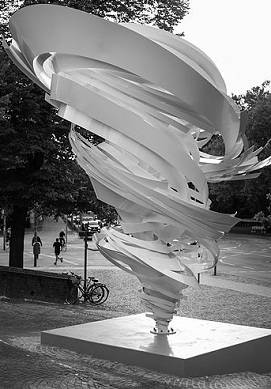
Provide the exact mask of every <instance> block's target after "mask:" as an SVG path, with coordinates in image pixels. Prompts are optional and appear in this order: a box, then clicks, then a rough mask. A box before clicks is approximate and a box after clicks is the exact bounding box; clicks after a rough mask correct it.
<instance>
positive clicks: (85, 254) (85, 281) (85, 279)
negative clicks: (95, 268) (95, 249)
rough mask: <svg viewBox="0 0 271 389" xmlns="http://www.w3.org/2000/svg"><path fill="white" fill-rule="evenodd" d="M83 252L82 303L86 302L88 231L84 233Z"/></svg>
mask: <svg viewBox="0 0 271 389" xmlns="http://www.w3.org/2000/svg"><path fill="white" fill-rule="evenodd" d="M84 241H85V252H84V301H85V302H86V300H87V299H86V290H87V261H88V231H87V230H86V231H85V237H84Z"/></svg>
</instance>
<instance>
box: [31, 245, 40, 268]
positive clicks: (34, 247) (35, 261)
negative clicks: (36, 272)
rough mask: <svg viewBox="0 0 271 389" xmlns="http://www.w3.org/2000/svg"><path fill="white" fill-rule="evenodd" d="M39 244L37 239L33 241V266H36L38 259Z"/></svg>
mask: <svg viewBox="0 0 271 389" xmlns="http://www.w3.org/2000/svg"><path fill="white" fill-rule="evenodd" d="M40 246H41V245H40V242H38V241H36V242H34V243H33V255H34V267H36V266H37V260H38V259H39V255H40Z"/></svg>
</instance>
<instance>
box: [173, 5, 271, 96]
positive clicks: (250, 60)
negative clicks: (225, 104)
mask: <svg viewBox="0 0 271 389" xmlns="http://www.w3.org/2000/svg"><path fill="white" fill-rule="evenodd" d="M180 30H181V31H184V33H185V39H186V40H188V41H189V42H191V43H193V44H194V45H196V46H198V47H199V48H200V49H201V50H203V51H204V52H205V53H206V54H207V55H208V56H209V57H210V58H211V59H212V60H213V61H214V62H215V64H216V65H217V67H218V69H219V70H220V72H221V74H222V77H223V78H224V80H225V82H226V85H227V90H228V94H229V95H230V94H231V93H236V94H239V93H245V92H246V91H247V90H248V89H251V87H253V86H258V85H261V84H262V82H263V81H265V80H271V0H257V1H256V0H190V11H189V14H188V15H187V16H185V17H184V19H183V21H182V23H181V25H180Z"/></svg>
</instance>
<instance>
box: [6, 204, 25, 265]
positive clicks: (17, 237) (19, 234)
mask: <svg viewBox="0 0 271 389" xmlns="http://www.w3.org/2000/svg"><path fill="white" fill-rule="evenodd" d="M26 215H27V208H26V207H23V206H18V205H16V206H14V208H13V213H12V215H11V238H10V249H9V266H12V267H20V268H23V265H24V231H25V222H26Z"/></svg>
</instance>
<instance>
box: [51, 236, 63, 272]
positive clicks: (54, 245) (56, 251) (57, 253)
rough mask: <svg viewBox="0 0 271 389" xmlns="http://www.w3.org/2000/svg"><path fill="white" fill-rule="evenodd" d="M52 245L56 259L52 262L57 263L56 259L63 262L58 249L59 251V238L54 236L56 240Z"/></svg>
mask: <svg viewBox="0 0 271 389" xmlns="http://www.w3.org/2000/svg"><path fill="white" fill-rule="evenodd" d="M53 247H54V249H55V256H56V260H55V262H54V265H57V261H58V260H60V261H61V262H63V258H62V257H60V256H59V254H60V251H61V243H60V241H59V238H56V241H55V242H54V244H53Z"/></svg>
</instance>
